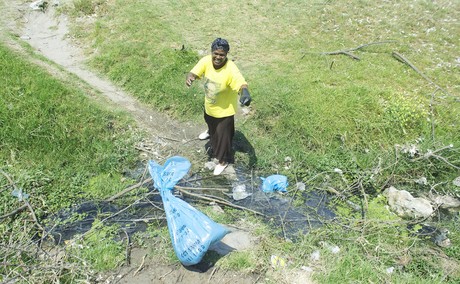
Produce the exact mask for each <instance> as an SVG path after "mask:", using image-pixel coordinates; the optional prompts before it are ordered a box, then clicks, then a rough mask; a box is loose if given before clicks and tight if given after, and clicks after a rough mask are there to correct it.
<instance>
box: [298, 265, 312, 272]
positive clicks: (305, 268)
mask: <svg viewBox="0 0 460 284" xmlns="http://www.w3.org/2000/svg"><path fill="white" fill-rule="evenodd" d="M300 269H302V270H303V271H306V272H313V268H311V267H309V266H302V267H300Z"/></svg>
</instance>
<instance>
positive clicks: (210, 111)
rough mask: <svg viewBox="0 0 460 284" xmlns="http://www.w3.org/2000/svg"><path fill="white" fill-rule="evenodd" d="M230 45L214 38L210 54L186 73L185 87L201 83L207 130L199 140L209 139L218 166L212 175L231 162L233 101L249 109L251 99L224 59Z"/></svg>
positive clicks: (234, 111)
mask: <svg viewBox="0 0 460 284" xmlns="http://www.w3.org/2000/svg"><path fill="white" fill-rule="evenodd" d="M229 50H230V46H229V44H228V42H227V41H226V40H225V39H222V38H217V39H216V40H214V41H213V43H212V44H211V55H207V56H205V57H203V58H202V59H201V60H200V61H199V62H198V63H197V64H196V65H195V67H193V68H192V70H191V71H190V72H189V73H188V74H187V78H186V80H185V84H186V85H187V86H188V87H190V86H191V85H192V83H193V81H195V80H196V79H202V80H204V90H205V101H204V119H205V121H206V124H207V125H208V131H206V132H204V133H201V134H200V136H199V138H200V139H207V138H210V140H211V147H212V151H213V155H214V157H215V158H216V159H217V160H218V161H219V164H217V165H216V167H215V168H214V175H220V174H221V173H222V172H223V171H224V170H225V168H226V167H227V166H228V163H229V162H230V161H232V140H233V136H234V134H235V113H236V109H237V98H238V95H240V103H241V104H243V105H246V106H249V104H250V103H251V96H250V95H249V91H248V84H247V83H246V80H245V79H244V77H243V76H242V75H241V73H240V71H239V69H238V67H236V65H235V63H233V61H231V60H229V59H228V58H227V54H228V52H229Z"/></svg>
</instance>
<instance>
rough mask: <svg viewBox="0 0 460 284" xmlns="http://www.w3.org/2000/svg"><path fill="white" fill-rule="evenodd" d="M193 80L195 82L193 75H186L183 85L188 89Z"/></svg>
mask: <svg viewBox="0 0 460 284" xmlns="http://www.w3.org/2000/svg"><path fill="white" fill-rule="evenodd" d="M195 80H196V75H195V74H193V73H188V74H187V78H186V79H185V85H187V87H190V86H191V85H192V83H193V81H195Z"/></svg>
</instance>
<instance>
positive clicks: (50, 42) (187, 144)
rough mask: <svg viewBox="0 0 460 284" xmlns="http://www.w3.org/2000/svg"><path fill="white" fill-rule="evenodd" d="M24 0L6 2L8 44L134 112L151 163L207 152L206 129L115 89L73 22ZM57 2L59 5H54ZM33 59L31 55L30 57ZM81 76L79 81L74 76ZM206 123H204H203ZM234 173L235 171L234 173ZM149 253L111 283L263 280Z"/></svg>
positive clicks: (134, 257)
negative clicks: (91, 59)
mask: <svg viewBox="0 0 460 284" xmlns="http://www.w3.org/2000/svg"><path fill="white" fill-rule="evenodd" d="M23 2H24V1H20V0H3V2H2V4H1V6H0V7H1V8H2V10H3V11H2V12H3V15H2V20H0V21H1V30H0V35H1V38H2V41H3V42H5V43H6V44H7V45H9V46H10V47H11V48H13V49H15V50H17V51H19V52H20V53H21V54H24V56H27V52H24V49H23V47H21V45H19V44H18V42H16V41H14V40H11V39H10V38H9V37H8V36H6V33H5V32H8V33H12V34H15V35H17V36H18V37H20V39H21V40H23V41H25V42H27V43H28V44H30V46H31V47H32V48H33V49H34V50H35V52H37V53H38V54H40V55H42V56H44V57H45V58H46V59H48V60H49V61H51V63H50V62H47V61H46V60H39V59H36V58H28V59H30V60H31V61H33V62H34V63H36V64H38V65H40V66H42V67H44V68H45V69H47V70H48V71H49V72H50V73H51V74H52V75H53V76H55V77H57V78H59V79H61V80H63V81H65V82H70V83H71V84H72V85H76V86H78V87H80V88H82V89H83V90H85V92H86V93H87V94H88V95H90V96H91V97H93V98H94V99H96V100H99V101H102V102H103V103H104V104H107V103H109V104H111V105H112V106H111V107H113V108H118V109H121V110H124V111H127V112H129V113H130V114H131V115H132V116H133V117H134V119H135V120H136V122H137V126H138V127H140V128H142V129H144V130H145V131H146V132H147V133H148V136H149V137H147V141H146V142H145V146H146V148H147V149H150V150H151V151H150V152H147V154H146V158H147V157H149V156H152V155H153V157H149V158H158V159H164V158H167V157H169V156H172V155H184V156H187V155H185V154H190V153H197V152H198V153H202V154H201V155H203V156H204V154H203V152H204V142H203V141H199V140H198V139H196V138H195V137H196V136H197V134H198V133H200V131H202V129H203V127H204V125H197V124H193V123H190V122H184V123H182V122H178V121H175V120H173V119H171V118H169V117H167V116H166V115H163V114H161V113H158V112H156V111H155V110H153V109H151V108H147V107H145V106H144V105H142V104H141V103H139V102H138V101H137V100H136V99H134V98H133V97H131V96H130V95H129V94H127V93H125V92H124V91H123V90H121V89H120V88H118V87H117V86H115V85H114V84H113V83H112V82H110V81H109V80H107V79H105V78H103V77H102V76H100V75H99V74H96V73H95V72H93V71H91V70H90V69H89V68H87V67H86V66H85V60H86V58H85V55H84V54H83V52H82V50H81V49H80V48H79V47H78V46H75V44H74V43H73V42H72V41H71V40H69V38H68V20H67V18H66V17H65V16H59V17H56V16H55V13H54V10H55V7H53V6H50V7H49V8H48V9H47V10H46V12H42V11H37V10H33V9H31V7H30V3H23ZM50 2H51V3H53V1H50ZM28 57H30V56H28ZM72 74H73V75H75V76H76V77H75V76H72ZM203 124H204V123H203ZM231 170H232V168H231V169H230V171H231ZM148 255H149V254H148V250H147V249H143V248H137V247H134V248H133V249H132V251H131V258H130V260H131V261H130V265H127V266H124V267H122V268H121V269H120V270H119V271H116V272H111V273H109V274H107V275H105V277H104V278H105V279H106V281H105V282H106V283H257V282H258V280H257V279H258V277H257V275H255V276H253V275H241V274H239V273H232V272H228V271H219V270H218V269H215V268H213V267H201V268H199V267H193V268H185V267H183V266H182V265H180V264H174V265H165V264H162V263H157V261H155V259H152V258H151V257H149V256H148Z"/></svg>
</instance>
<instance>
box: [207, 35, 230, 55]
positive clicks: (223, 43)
mask: <svg viewBox="0 0 460 284" xmlns="http://www.w3.org/2000/svg"><path fill="white" fill-rule="evenodd" d="M216 49H222V50H225V52H228V51H229V50H230V45H229V44H228V41H227V40H225V39H223V38H220V37H218V38H216V39H215V40H214V41H213V42H212V44H211V51H214V50H216Z"/></svg>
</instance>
